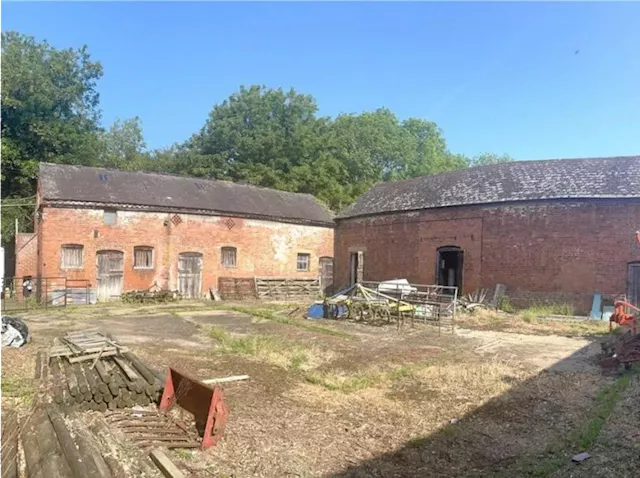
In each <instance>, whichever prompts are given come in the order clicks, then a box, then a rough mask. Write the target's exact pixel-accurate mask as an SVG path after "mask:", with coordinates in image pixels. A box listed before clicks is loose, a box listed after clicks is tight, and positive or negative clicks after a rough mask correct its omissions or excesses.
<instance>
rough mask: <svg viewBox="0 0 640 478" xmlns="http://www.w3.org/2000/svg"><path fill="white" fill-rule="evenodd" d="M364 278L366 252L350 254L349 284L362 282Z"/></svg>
mask: <svg viewBox="0 0 640 478" xmlns="http://www.w3.org/2000/svg"><path fill="white" fill-rule="evenodd" d="M363 279H364V252H362V251H358V252H352V253H351V254H349V285H353V284H355V283H357V282H362V281H363Z"/></svg>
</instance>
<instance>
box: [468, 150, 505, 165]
mask: <svg viewBox="0 0 640 478" xmlns="http://www.w3.org/2000/svg"><path fill="white" fill-rule="evenodd" d="M511 161H513V158H512V157H511V156H509V155H508V154H493V153H482V154H480V155H478V156H474V157H473V158H471V159H470V160H469V166H486V165H489V164H499V163H509V162H511Z"/></svg>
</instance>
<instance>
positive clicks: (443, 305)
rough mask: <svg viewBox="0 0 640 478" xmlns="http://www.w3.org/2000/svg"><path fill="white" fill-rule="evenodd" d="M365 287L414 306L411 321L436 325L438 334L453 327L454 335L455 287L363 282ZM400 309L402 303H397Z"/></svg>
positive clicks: (456, 296)
mask: <svg viewBox="0 0 640 478" xmlns="http://www.w3.org/2000/svg"><path fill="white" fill-rule="evenodd" d="M360 284H362V285H363V286H364V287H367V288H369V289H373V290H375V291H377V292H379V293H381V294H384V295H387V296H389V297H393V298H395V299H398V301H402V302H405V303H408V304H411V305H413V306H414V307H413V310H412V312H411V316H410V320H411V325H412V326H413V322H414V320H415V319H418V320H422V321H423V322H424V323H425V324H431V325H436V326H437V327H438V332H440V329H441V327H442V326H449V325H450V326H451V332H452V333H453V331H454V328H455V319H456V305H457V302H458V288H457V287H453V286H441V285H427V284H402V283H390V282H372V281H363V282H361V283H360ZM397 304H398V307H400V302H397Z"/></svg>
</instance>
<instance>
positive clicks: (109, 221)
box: [102, 209, 118, 226]
mask: <svg viewBox="0 0 640 478" xmlns="http://www.w3.org/2000/svg"><path fill="white" fill-rule="evenodd" d="M102 219H103V222H104V223H105V224H106V225H107V226H113V225H114V224H115V223H116V222H117V220H118V214H117V213H116V211H113V210H109V209H105V210H104V214H103V215H102Z"/></svg>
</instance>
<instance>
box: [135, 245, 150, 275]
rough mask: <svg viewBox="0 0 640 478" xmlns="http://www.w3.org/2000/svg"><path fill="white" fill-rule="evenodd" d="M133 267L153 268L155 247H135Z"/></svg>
mask: <svg viewBox="0 0 640 478" xmlns="http://www.w3.org/2000/svg"><path fill="white" fill-rule="evenodd" d="M133 268H134V269H153V247H146V246H138V247H134V248H133Z"/></svg>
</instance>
